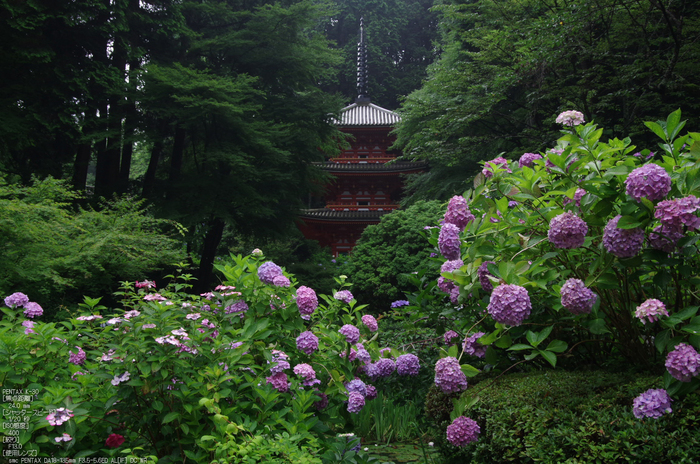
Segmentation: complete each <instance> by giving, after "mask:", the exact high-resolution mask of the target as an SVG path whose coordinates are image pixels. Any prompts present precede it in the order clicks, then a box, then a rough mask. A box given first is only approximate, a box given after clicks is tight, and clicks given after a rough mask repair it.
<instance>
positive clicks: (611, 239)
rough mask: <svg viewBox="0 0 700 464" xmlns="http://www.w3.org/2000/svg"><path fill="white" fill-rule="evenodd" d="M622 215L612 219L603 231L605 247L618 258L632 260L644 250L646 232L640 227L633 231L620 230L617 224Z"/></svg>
mask: <svg viewBox="0 0 700 464" xmlns="http://www.w3.org/2000/svg"><path fill="white" fill-rule="evenodd" d="M621 217H622V216H621V215H617V216H615V217H614V218H612V219H611V220H610V221H608V223H607V224H606V225H605V229H603V246H605V249H606V250H608V253H611V254H613V255H615V256H617V257H618V258H632V257H634V256H637V254H638V253H639V252H640V251H641V250H642V245H644V231H643V230H642V229H640V228H639V227H635V228H633V229H620V228H618V227H617V223H618V222H619V221H620V218H621Z"/></svg>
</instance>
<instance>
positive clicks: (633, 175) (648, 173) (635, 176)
mask: <svg viewBox="0 0 700 464" xmlns="http://www.w3.org/2000/svg"><path fill="white" fill-rule="evenodd" d="M625 185H627V195H629V196H631V197H632V198H634V199H635V200H637V201H641V200H642V198H646V199H648V200H650V201H656V200H661V199H662V198H664V197H665V196H666V195H668V192H670V191H671V176H669V175H668V173H667V172H666V170H665V169H664V168H662V167H661V166H659V165H658V164H645V165H644V166H642V167H639V168H637V169H635V170H634V171H632V172H630V174H629V176H627V179H625Z"/></svg>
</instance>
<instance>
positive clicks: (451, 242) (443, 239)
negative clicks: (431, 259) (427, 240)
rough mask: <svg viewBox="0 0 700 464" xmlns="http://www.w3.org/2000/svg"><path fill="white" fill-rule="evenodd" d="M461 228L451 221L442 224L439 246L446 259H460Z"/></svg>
mask: <svg viewBox="0 0 700 464" xmlns="http://www.w3.org/2000/svg"><path fill="white" fill-rule="evenodd" d="M460 244H461V242H460V241H459V228H458V227H457V226H456V225H454V224H451V223H449V222H447V223H445V224H443V225H442V228H441V229H440V235H439V236H438V248H439V249H440V253H442V256H444V257H445V258H446V259H449V260H454V259H459V256H460Z"/></svg>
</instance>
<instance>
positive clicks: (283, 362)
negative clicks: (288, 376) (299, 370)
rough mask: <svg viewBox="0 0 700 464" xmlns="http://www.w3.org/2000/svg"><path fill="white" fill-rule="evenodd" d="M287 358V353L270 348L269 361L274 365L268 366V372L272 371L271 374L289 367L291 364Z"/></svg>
mask: <svg viewBox="0 0 700 464" xmlns="http://www.w3.org/2000/svg"><path fill="white" fill-rule="evenodd" d="M287 359H289V356H287V354H286V353H285V352H284V351H280V350H272V361H271V363H272V364H274V365H273V366H272V367H271V368H270V372H272V373H273V374H277V373H280V372H283V371H285V370H286V369H289V368H290V367H291V366H290V364H289V361H287Z"/></svg>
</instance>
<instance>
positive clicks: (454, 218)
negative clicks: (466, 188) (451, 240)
mask: <svg viewBox="0 0 700 464" xmlns="http://www.w3.org/2000/svg"><path fill="white" fill-rule="evenodd" d="M474 219H475V217H474V215H473V214H472V212H471V211H470V210H469V206H467V200H465V199H464V197H463V196H461V195H455V196H453V197H452V198H451V199H450V202H449V203H448V204H447V211H446V212H445V221H444V222H445V223H450V224H454V225H456V226H457V228H458V229H459V230H460V231H463V230H464V229H465V227H467V224H469V223H470V222H471V221H473V220H474Z"/></svg>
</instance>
